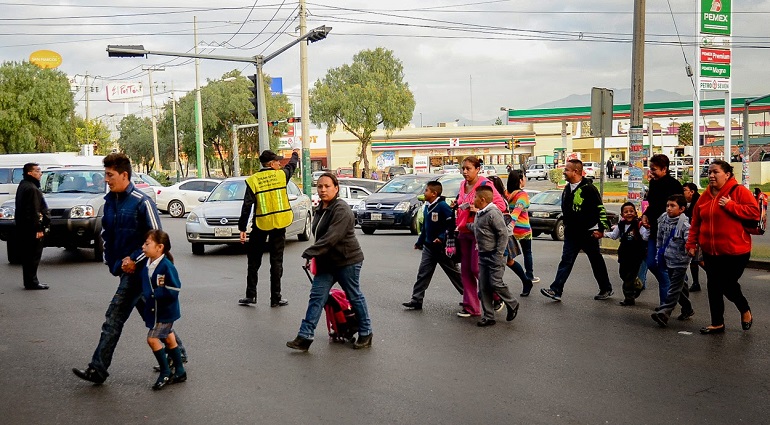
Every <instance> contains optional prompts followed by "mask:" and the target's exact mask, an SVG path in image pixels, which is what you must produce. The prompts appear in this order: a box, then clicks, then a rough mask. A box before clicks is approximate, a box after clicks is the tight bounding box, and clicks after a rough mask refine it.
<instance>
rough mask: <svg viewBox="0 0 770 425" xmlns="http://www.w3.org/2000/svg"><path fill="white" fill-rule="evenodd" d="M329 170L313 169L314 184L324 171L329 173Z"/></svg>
mask: <svg viewBox="0 0 770 425" xmlns="http://www.w3.org/2000/svg"><path fill="white" fill-rule="evenodd" d="M328 172H329V170H318V171H313V185H315V184H316V183H318V178H319V177H321V175H322V174H323V173H328Z"/></svg>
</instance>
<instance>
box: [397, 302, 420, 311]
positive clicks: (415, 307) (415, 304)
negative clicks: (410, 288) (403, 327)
mask: <svg viewBox="0 0 770 425" xmlns="http://www.w3.org/2000/svg"><path fill="white" fill-rule="evenodd" d="M401 305H402V306H404V307H406V308H410V309H412V310H422V303H418V302H414V301H409V302H408V303H401Z"/></svg>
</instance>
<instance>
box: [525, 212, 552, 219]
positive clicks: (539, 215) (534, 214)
mask: <svg viewBox="0 0 770 425" xmlns="http://www.w3.org/2000/svg"><path fill="white" fill-rule="evenodd" d="M530 215H531V216H532V217H540V218H548V217H549V216H550V215H551V213H548V212H545V211H535V212H533V213H530Z"/></svg>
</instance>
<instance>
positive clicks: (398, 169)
mask: <svg viewBox="0 0 770 425" xmlns="http://www.w3.org/2000/svg"><path fill="white" fill-rule="evenodd" d="M404 174H407V172H406V167H402V166H400V165H393V166H391V167H388V168H386V169H385V178H387V179H388V180H390V179H392V178H393V177H396V176H402V175H404Z"/></svg>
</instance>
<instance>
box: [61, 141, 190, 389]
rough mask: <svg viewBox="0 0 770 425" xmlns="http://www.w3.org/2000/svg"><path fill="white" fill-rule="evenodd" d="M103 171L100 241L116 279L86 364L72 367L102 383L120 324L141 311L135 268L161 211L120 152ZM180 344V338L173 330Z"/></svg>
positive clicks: (108, 160)
mask: <svg viewBox="0 0 770 425" xmlns="http://www.w3.org/2000/svg"><path fill="white" fill-rule="evenodd" d="M104 177H105V180H106V181H107V185H108V186H109V188H110V192H109V193H108V194H107V195H106V196H105V197H104V199H105V203H104V216H103V217H102V233H101V237H102V240H103V241H104V262H105V263H106V264H107V267H109V268H110V273H112V274H113V276H118V277H120V284H119V285H118V290H117V291H116V292H115V296H114V297H113V298H112V301H111V302H110V305H109V307H107V312H106V313H105V321H104V324H103V325H102V333H101V336H100V338H99V345H97V347H96V350H95V351H94V355H93V357H92V358H91V363H89V364H88V368H86V369H78V368H73V369H72V372H73V373H74V374H75V375H77V376H78V377H79V378H81V379H84V380H86V381H90V382H93V383H95V384H101V383H103V382H104V381H105V380H106V379H107V377H108V376H109V373H107V369H108V368H109V367H110V363H112V355H113V352H114V351H115V346H116V345H117V344H118V340H119V339H120V334H121V332H122V331H123V325H124V324H125V323H126V320H128V317H129V316H130V315H131V310H133V309H134V308H135V307H136V309H137V310H138V311H139V314H142V313H143V312H144V300H143V299H142V279H141V276H140V274H139V273H138V272H139V270H140V269H142V268H143V267H144V264H145V263H146V259H147V257H146V256H145V255H144V253H143V252H142V244H143V243H144V240H145V235H146V234H147V232H148V231H150V230H152V229H160V217H158V210H157V208H156V207H155V204H154V203H153V202H152V199H150V198H149V197H148V196H147V195H145V194H144V193H142V192H141V191H140V190H138V189H136V188H135V187H134V185H133V184H132V183H131V161H130V160H129V159H128V157H127V156H126V155H125V154H123V153H112V154H110V155H107V156H106V157H105V158H104ZM177 343H178V344H179V346H180V349H181V350H182V353H183V356H184V357H186V355H185V354H184V351H185V350H184V348H183V347H182V342H181V341H179V338H178V335H177Z"/></svg>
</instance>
